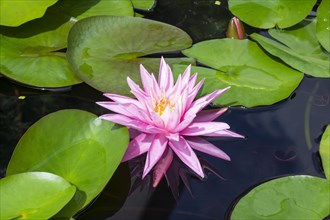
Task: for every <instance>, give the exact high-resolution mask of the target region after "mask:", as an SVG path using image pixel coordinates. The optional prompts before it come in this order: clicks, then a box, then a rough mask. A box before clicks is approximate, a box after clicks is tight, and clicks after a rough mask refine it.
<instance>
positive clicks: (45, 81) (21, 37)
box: [0, 13, 81, 87]
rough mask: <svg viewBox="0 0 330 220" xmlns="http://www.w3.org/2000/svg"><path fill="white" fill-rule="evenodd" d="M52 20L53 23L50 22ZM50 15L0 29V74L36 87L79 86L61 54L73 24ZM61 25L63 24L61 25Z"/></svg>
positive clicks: (63, 54) (65, 19)
mask: <svg viewBox="0 0 330 220" xmlns="http://www.w3.org/2000/svg"><path fill="white" fill-rule="evenodd" d="M52 19H53V22H49V21H50V20H52ZM68 19H69V18H64V17H62V18H61V17H58V16H57V14H53V13H49V14H47V15H45V16H44V17H43V18H40V19H36V20H33V21H30V22H27V23H25V24H24V25H21V26H20V27H17V28H2V29H1V34H0V41H1V44H0V59H1V65H0V72H1V73H2V74H3V75H5V76H6V77H8V78H10V79H13V80H15V81H18V82H21V83H24V84H27V85H31V86H37V87H63V86H68V85H73V84H77V83H80V82H81V80H80V79H79V78H78V77H77V76H76V75H75V74H74V72H73V71H72V70H71V68H70V66H69V64H68V62H67V60H66V57H65V53H64V52H60V51H59V50H61V49H63V48H65V47H66V38H67V34H68V32H69V30H70V28H71V27H72V25H73V22H72V21H71V22H70V21H69V20H68ZM63 22H65V23H64V24H63Z"/></svg>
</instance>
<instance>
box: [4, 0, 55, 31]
mask: <svg viewBox="0 0 330 220" xmlns="http://www.w3.org/2000/svg"><path fill="white" fill-rule="evenodd" d="M55 2H57V0H43V1H11V0H1V1H0V25H5V26H19V25H21V24H23V23H25V22H27V21H30V20H33V19H36V18H40V17H42V16H43V15H44V14H45V12H46V10H47V8H48V7H49V6H51V5H53V4H54V3H55Z"/></svg>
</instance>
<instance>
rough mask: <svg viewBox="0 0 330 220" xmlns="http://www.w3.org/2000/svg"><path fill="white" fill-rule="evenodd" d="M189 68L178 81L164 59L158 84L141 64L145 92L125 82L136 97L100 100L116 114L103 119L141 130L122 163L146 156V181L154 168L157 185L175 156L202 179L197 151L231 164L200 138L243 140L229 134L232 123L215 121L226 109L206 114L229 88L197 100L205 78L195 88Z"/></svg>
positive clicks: (154, 179)
mask: <svg viewBox="0 0 330 220" xmlns="http://www.w3.org/2000/svg"><path fill="white" fill-rule="evenodd" d="M190 69H191V66H190V65H189V66H188V67H187V69H186V70H185V71H184V73H183V74H182V75H179V76H178V79H177V81H176V83H174V79H173V74H172V71H171V69H170V67H169V65H168V64H166V62H165V60H164V59H163V58H162V59H161V62H160V70H159V75H158V80H156V78H155V76H154V75H153V74H149V73H148V72H147V70H146V69H145V68H144V67H143V66H142V65H140V74H141V80H142V85H143V89H141V88H140V87H139V85H137V84H136V83H134V82H133V81H132V80H131V79H130V78H129V77H128V78H127V82H128V85H129V87H130V88H131V93H132V94H133V95H134V96H135V97H136V99H133V98H129V97H125V96H120V95H117V94H108V93H107V94H104V95H105V96H106V97H108V98H110V99H112V102H97V104H99V105H101V106H103V107H105V108H107V109H109V110H111V111H113V112H115V113H117V114H105V115H102V116H100V118H102V119H105V120H109V121H112V122H115V123H118V124H121V125H124V126H127V127H128V128H130V129H132V130H134V131H137V132H138V133H137V134H136V135H134V137H132V140H131V142H130V143H129V145H128V148H127V151H126V153H125V155H124V157H123V160H122V161H123V162H124V161H128V160H130V159H132V158H135V157H137V156H139V155H141V154H144V153H147V156H146V161H145V166H144V170H143V175H142V178H144V177H145V176H146V175H147V174H148V173H149V172H150V171H151V170H152V169H153V186H156V185H157V184H158V183H159V181H160V180H161V179H162V178H163V176H164V175H165V174H166V170H167V168H168V167H169V166H170V164H171V162H172V160H173V156H174V154H176V155H177V156H178V158H180V159H181V160H182V161H183V162H184V163H185V164H186V165H187V166H188V167H190V168H191V170H193V171H194V172H195V173H196V174H197V175H198V176H200V177H201V178H203V177H204V172H203V169H202V167H201V164H200V162H199V160H198V158H197V156H196V154H195V152H194V150H197V151H200V152H203V153H206V154H209V155H212V156H215V157H218V158H221V159H224V160H230V157H229V156H228V155H227V154H226V153H225V152H223V151H222V150H220V149H219V148H218V147H216V146H214V145H213V144H211V143H210V142H208V141H206V140H204V139H202V138H200V137H197V136H225V137H242V136H241V135H239V134H237V133H235V132H233V131H230V130H229V128H230V127H229V125H228V124H226V123H224V122H213V120H214V119H216V118H217V117H218V116H220V115H221V114H223V113H224V112H225V111H226V110H227V109H226V108H222V109H217V110H205V111H202V109H203V108H204V107H206V106H207V105H208V104H210V103H211V102H212V101H213V100H215V99H216V98H218V97H219V96H220V95H221V94H223V93H224V92H225V91H226V90H228V89H229V88H225V89H222V90H216V91H214V92H212V93H211V94H208V95H205V96H203V97H201V98H199V99H197V100H194V99H195V97H196V95H197V93H198V91H199V89H200V88H201V86H202V84H203V80H202V81H200V82H199V83H197V84H196V79H197V73H195V74H193V75H192V76H190Z"/></svg>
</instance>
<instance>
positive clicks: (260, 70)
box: [174, 39, 303, 107]
mask: <svg viewBox="0 0 330 220" xmlns="http://www.w3.org/2000/svg"><path fill="white" fill-rule="evenodd" d="M183 54H185V55H186V56H188V57H192V58H196V59H197V61H198V62H200V63H202V64H204V65H207V66H209V67H212V68H213V69H209V68H204V67H193V68H192V72H198V73H199V75H198V76H199V77H200V79H202V78H205V82H204V86H203V88H202V92H201V95H205V94H207V93H210V92H212V91H214V90H216V89H221V88H225V87H227V86H231V89H229V90H228V91H227V92H226V93H224V94H223V95H222V96H221V97H220V98H219V99H217V100H215V101H214V103H215V104H219V105H243V106H246V107H253V106H258V105H271V104H274V103H276V102H278V101H281V100H283V99H285V98H287V97H288V96H289V95H290V94H291V93H292V92H293V91H294V90H295V88H296V87H297V86H298V85H299V83H300V82H301V80H302V78H303V74H302V73H300V72H298V71H295V70H293V69H291V68H289V67H287V66H286V65H284V64H282V63H280V62H277V61H275V60H273V59H272V58H271V57H269V56H267V54H265V53H264V52H263V51H262V49H261V48H260V47H259V46H258V45H257V44H256V43H255V42H252V41H250V40H236V39H217V40H209V41H203V42H200V43H197V44H194V45H193V47H191V48H189V49H186V50H184V51H183ZM183 69H184V67H182V66H181V67H180V68H179V66H176V67H175V69H174V72H176V73H177V72H181V71H182V70H183Z"/></svg>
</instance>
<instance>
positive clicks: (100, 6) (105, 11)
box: [53, 0, 134, 20]
mask: <svg viewBox="0 0 330 220" xmlns="http://www.w3.org/2000/svg"><path fill="white" fill-rule="evenodd" d="M53 10H54V11H58V12H60V13H61V14H65V15H67V16H70V17H74V18H76V19H78V20H80V19H83V18H87V17H91V16H97V15H115V16H133V15H134V10H133V6H132V3H131V1H130V0H120V1H118V0H93V1H91V0H79V1H75V0H73V1H72V0H70V1H67V0H64V1H60V2H59V3H58V4H56V5H54V8H53Z"/></svg>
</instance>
